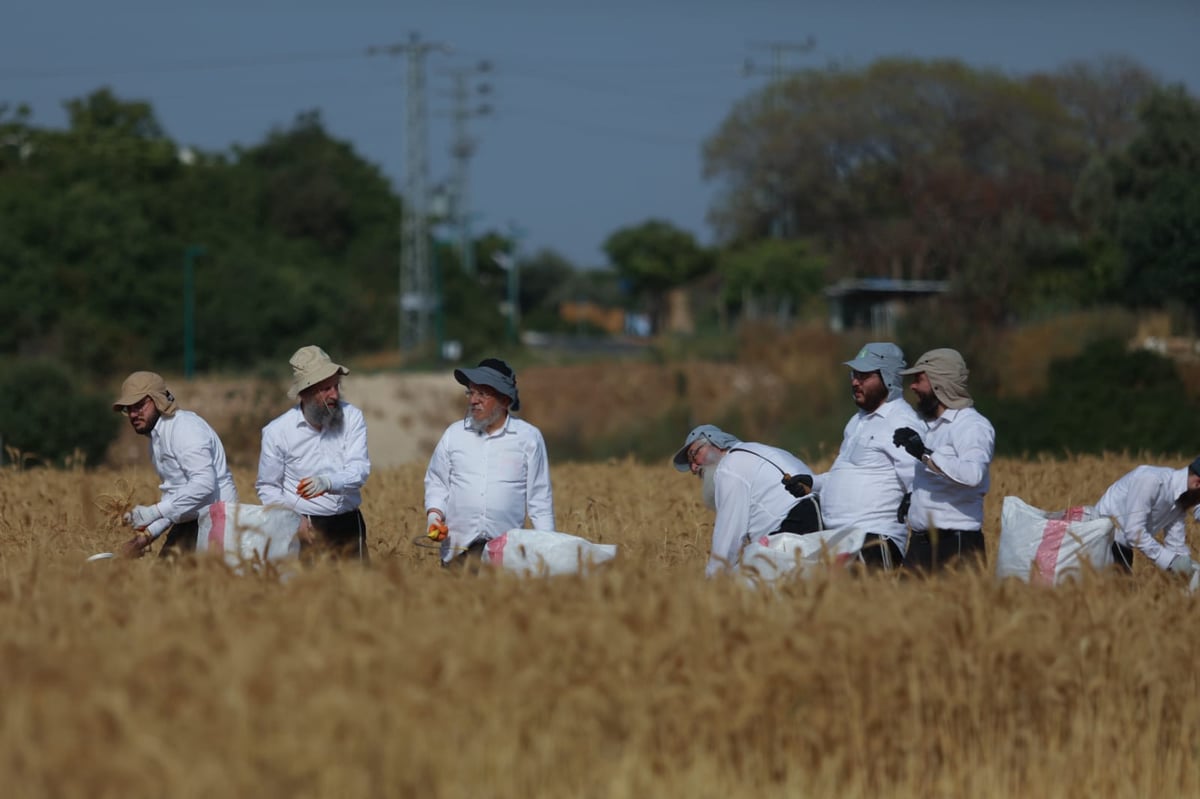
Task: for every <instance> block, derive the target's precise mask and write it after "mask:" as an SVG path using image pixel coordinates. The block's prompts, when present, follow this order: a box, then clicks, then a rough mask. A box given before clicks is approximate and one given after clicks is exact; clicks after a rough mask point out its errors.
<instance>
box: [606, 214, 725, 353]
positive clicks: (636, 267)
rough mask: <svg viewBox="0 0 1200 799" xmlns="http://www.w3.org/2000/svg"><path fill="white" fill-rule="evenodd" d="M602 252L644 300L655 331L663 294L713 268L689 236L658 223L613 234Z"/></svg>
mask: <svg viewBox="0 0 1200 799" xmlns="http://www.w3.org/2000/svg"><path fill="white" fill-rule="evenodd" d="M604 252H605V254H606V255H607V256H608V260H609V261H610V262H612V264H613V266H614V267H615V268H616V271H617V274H618V275H620V276H621V277H622V278H624V279H625V280H627V281H628V282H629V285H630V286H631V287H632V289H633V290H634V291H635V292H638V293H640V294H642V295H643V296H645V297H646V299H647V300H648V302H649V304H650V310H651V314H652V316H653V317H654V321H655V327H656V329H659V330H661V322H662V316H663V312H664V310H665V309H664V306H663V303H664V296H665V294H666V292H667V291H669V290H670V289H673V288H678V287H680V286H683V285H685V284H686V283H688V282H689V281H691V280H693V279H695V278H697V277H699V276H700V275H703V274H705V273H706V272H708V271H710V270H711V269H712V267H713V257H712V253H710V252H709V251H708V250H707V249H705V248H703V247H701V246H700V245H699V244H697V242H696V239H695V237H694V236H693V235H692V234H691V233H688V232H687V231H686V230H681V229H679V228H677V227H675V226H674V225H672V224H671V223H670V222H664V221H662V220H658V219H650V220H647V221H645V222H643V223H641V224H640V225H635V226H633V227H625V228H621V229H619V230H617V231H615V232H613V233H612V234H611V235H610V236H609V237H608V238H607V239H606V240H605V242H604Z"/></svg>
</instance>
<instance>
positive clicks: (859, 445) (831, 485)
mask: <svg viewBox="0 0 1200 799" xmlns="http://www.w3.org/2000/svg"><path fill="white" fill-rule="evenodd" d="M845 365H846V366H849V367H850V393H851V396H853V398H854V404H855V405H857V406H858V413H856V414H855V415H854V416H852V417H850V421H849V422H847V423H846V429H845V431H844V432H843V433H842V446H841V448H840V449H839V450H838V456H837V459H836V460H835V461H834V462H833V466H831V467H830V469H829V471H828V472H826V473H825V474H819V475H816V477H815V478H814V486H813V490H814V491H815V492H816V493H817V494H818V495H819V496H820V498H821V517H822V519H823V520H824V522H825V525H826V526H827V527H828V528H830V529H831V530H836V529H839V528H842V527H851V526H853V527H858V528H859V529H861V530H863V531H865V532H866V539H865V543H864V545H863V549H862V553H861V555H862V559H863V561H864V563H865V564H866V566H867V568H868V569H872V570H891V569H895V568H899V566H900V563H901V561H902V560H903V558H904V552H905V550H906V548H907V544H908V528H907V526H906V525H905V523H904V522H905V520H906V517H907V513H908V498H909V494H910V492H911V491H912V484H913V473H914V472H915V470H916V462H915V461H914V460H913V459H912V458H910V457H908V455H906V454H905V453H904V452H903V451H897V449H896V447H895V446H894V445H893V444H892V438H893V436H894V435H895V433H896V431H897V430H898V429H900V428H915V427H918V426H919V425H920V420H919V419H918V418H917V414H916V412H914V411H913V409H912V407H911V406H910V405H909V404H908V403H907V402H905V401H904V396H903V395H904V381H903V378H901V377H900V370H901V369H903V368H904V367H905V366H907V364H906V363H905V362H904V353H903V352H902V351H901V350H900V348H899V347H897V346H896V345H895V344H891V343H887V342H873V343H871V344H867V345H866V346H865V347H863V348H862V349H861V350H860V351H859V353H858V355H857V356H856V357H855V358H854V360H852V361H846V364H845Z"/></svg>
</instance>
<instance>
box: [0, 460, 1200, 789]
mask: <svg viewBox="0 0 1200 799" xmlns="http://www.w3.org/2000/svg"><path fill="white" fill-rule="evenodd" d="M1138 462H1155V461H1154V459H1151V458H1138V459H1136V460H1135V459H1133V458H1131V457H1128V456H1120V457H1118V456H1106V457H1103V458H1092V457H1089V458H1076V459H1073V460H1069V461H1066V462H1054V461H1040V462H1020V461H1011V460H1000V461H998V462H997V463H995V464H994V465H993V472H992V476H993V484H992V491H991V494H990V495H989V499H988V506H987V508H988V520H987V524H986V526H985V530H986V533H987V535H988V537H989V544H990V549H991V551H992V553H993V554H994V551H995V544H996V538H997V535H998V531H999V510H1000V502H1001V499H1002V498H1003V497H1004V496H1005V495H1006V494H1015V495H1017V496H1020V497H1022V498H1023V499H1025V500H1026V501H1028V502H1030V503H1031V504H1034V505H1036V506H1039V507H1043V508H1047V509H1058V508H1063V507H1066V506H1068V505H1070V504H1077V503H1080V502H1091V501H1094V500H1095V499H1097V498H1098V497H1099V495H1100V493H1101V492H1102V491H1103V489H1104V488H1105V487H1106V486H1107V485H1108V484H1109V482H1111V481H1112V480H1113V479H1115V478H1116V477H1118V476H1120V475H1121V474H1123V473H1124V472H1125V471H1126V470H1127V469H1129V468H1131V467H1132V466H1133V465H1135V464H1136V463H1138ZM827 465H828V464H827V463H824V464H818V466H822V467H823V466H827ZM552 476H553V480H554V487H555V499H556V506H557V517H558V526H559V528H560V529H562V530H564V531H566V532H571V533H575V534H577V535H581V536H583V537H585V538H589V539H591V540H593V541H602V542H605V543H617V544H619V545H620V548H621V549H620V554H619V557H618V560H617V561H615V562H614V563H613V564H611V565H610V566H609V567H608V568H607V569H605V570H603V571H601V572H600V573H597V574H594V575H591V576H589V577H587V578H577V577H571V578H555V579H525V580H522V579H518V578H515V577H513V576H511V575H509V574H505V573H491V572H485V573H484V574H481V575H478V576H468V575H460V574H450V573H446V572H444V571H442V570H441V569H440V568H439V567H438V566H437V562H436V553H434V552H432V551H430V550H425V549H418V548H417V547H415V546H413V545H412V544H411V538H412V537H413V536H414V535H417V534H419V533H420V532H421V529H420V528H421V524H422V522H423V514H422V512H421V505H422V494H421V477H422V469H421V468H420V467H415V466H414V467H405V468H397V469H391V470H385V471H380V472H377V473H375V474H373V475H372V477H371V479H370V481H369V482H368V484H367V487H366V489H365V490H364V500H365V502H364V508H363V510H364V514H365V515H366V517H367V522H368V525H369V528H370V532H369V538H370V544H371V554H372V557H373V563H372V565H371V566H370V568H367V569H363V568H359V567H355V566H338V565H334V564H323V565H318V566H317V567H315V568H312V569H309V570H306V571H304V572H302V573H301V574H300V575H299V576H298V577H296V578H295V579H293V580H291V581H288V582H286V583H284V584H280V583H279V582H277V581H274V580H271V579H268V578H265V577H260V576H253V575H252V576H248V577H237V576H234V575H232V574H230V573H229V572H228V571H227V570H226V569H225V568H224V567H222V566H220V565H218V564H217V563H214V562H211V561H209V560H207V559H191V560H185V561H182V562H179V563H161V562H158V561H156V560H155V559H151V558H145V559H142V560H139V561H118V560H109V561H101V562H95V563H85V558H86V556H87V555H89V554H91V553H93V552H97V551H102V550H111V549H114V548H115V547H116V546H117V545H118V543H119V542H120V541H121V540H122V539H123V538H124V536H125V535H126V534H125V533H124V532H123V531H122V530H121V529H120V528H119V525H118V524H117V523H116V521H115V518H114V513H115V512H116V509H117V508H119V507H120V506H122V505H124V504H128V503H130V502H131V501H144V500H150V499H153V498H154V497H155V496H156V488H155V480H154V476H153V474H152V472H151V470H150V469H149V468H148V467H144V468H141V469H127V470H120V471H114V470H98V471H87V472H85V471H74V472H71V471H62V472H53V471H17V470H6V471H3V472H0V627H2V629H3V631H4V633H3V638H2V643H0V647H2V660H0V663H2V664H3V665H2V666H0V669H2V674H3V684H4V688H3V702H2V707H3V709H2V710H0V779H2V780H3V785H4V786H5V788H4V793H5V795H7V796H19V797H41V796H54V797H128V796H171V797H215V796H288V797H326V796H329V797H387V796H401V797H405V796H422V797H460V796H473V797H479V796H497V797H516V796H552V797H558V796H563V797H646V796H670V797H675V796H681V797H683V796H686V797H710V796H711V797H718V796H719V797H731V796H732V797H738V796H746V797H751V796H753V797H775V796H778V797H784V796H787V797H810V796H812V797H868V796H870V797H874V796H894V797H918V796H919V797H928V796H955V797H957V796H985V797H988V796H1038V797H1092V796H1128V797H1135V796H1136V797H1144V796H1198V795H1200V752H1198V747H1200V737H1198V736H1200V692H1198V691H1197V690H1196V688H1197V680H1196V677H1195V673H1196V662H1197V658H1198V656H1200V638H1198V636H1197V633H1196V629H1197V626H1196V625H1197V621H1198V620H1200V613H1198V610H1197V600H1196V599H1194V598H1192V597H1191V596H1190V595H1188V594H1187V593H1186V592H1185V590H1184V587H1183V585H1182V584H1181V583H1180V582H1179V581H1178V580H1176V579H1172V578H1171V577H1170V576H1169V575H1165V574H1162V573H1159V572H1158V571H1157V570H1155V569H1153V567H1152V566H1151V565H1150V564H1148V563H1147V562H1145V561H1139V563H1138V564H1137V569H1136V570H1135V574H1134V576H1133V577H1132V578H1119V577H1116V576H1094V577H1089V578H1087V579H1085V580H1084V581H1083V582H1081V583H1079V584H1076V585H1067V586H1061V587H1059V588H1056V589H1053V590H1050V589H1039V588H1031V587H1029V586H1025V585H1021V584H997V583H996V582H995V581H994V580H993V579H992V578H991V577H990V576H988V575H985V574H977V573H961V574H953V575H947V576H945V577H941V578H938V579H931V580H917V579H898V578H896V577H894V576H889V575H883V576H869V577H867V576H858V577H856V576H852V575H844V574H837V575H832V576H830V577H827V578H819V579H816V580H812V581H808V582H799V583H792V584H788V585H785V586H783V587H781V588H780V589H779V590H776V591H763V590H759V591H754V590H750V589H747V588H744V587H742V586H740V585H738V584H736V583H734V582H732V581H727V580H716V581H705V580H704V579H703V577H702V573H703V566H704V561H705V558H706V557H707V546H708V539H709V534H710V531H711V514H710V512H709V511H707V510H706V509H705V508H703V506H702V505H701V504H700V502H699V492H698V485H697V483H696V481H695V480H694V479H692V478H690V477H689V476H687V475H681V474H678V473H676V472H674V471H673V470H672V469H671V468H670V467H669V466H668V465H667V464H666V463H665V462H664V463H663V464H662V465H661V466H658V467H650V466H644V465H639V464H636V463H634V462H632V461H612V462H608V463H603V464H591V465H585V464H563V465H557V466H555V467H554V469H553V470H552ZM236 478H237V480H238V485H239V489H240V490H241V492H242V496H243V500H244V501H253V497H254V493H253V485H252V481H253V474H252V473H249V472H246V471H238V472H237V473H236Z"/></svg>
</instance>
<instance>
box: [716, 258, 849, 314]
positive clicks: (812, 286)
mask: <svg viewBox="0 0 1200 799" xmlns="http://www.w3.org/2000/svg"><path fill="white" fill-rule="evenodd" d="M717 263H718V266H717V271H718V272H719V273H720V274H721V277H722V278H723V283H724V289H723V294H724V301H725V302H726V303H727V304H730V305H740V306H741V310H742V316H743V318H745V319H751V320H752V319H756V318H758V316H759V308H760V307H761V308H764V309H765V306H766V304H767V303H771V304H773V305H774V306H775V310H776V312H777V314H778V316H779V317H780V319H781V321H786V320H787V318H788V317H790V316H791V314H792V313H793V312H794V311H795V310H796V309H799V308H803V307H804V305H805V304H806V303H807V302H808V301H809V300H811V299H812V298H815V297H819V296H820V291H821V289H822V288H823V287H824V286H825V266H826V259H825V258H824V257H823V256H821V255H819V254H817V253H815V252H814V250H813V247H812V245H811V244H809V243H808V242H804V241H784V240H781V239H764V240H762V241H757V242H754V243H751V244H747V245H744V246H742V247H738V248H735V249H730V250H725V251H723V252H721V253H720V255H719V256H718V260H717Z"/></svg>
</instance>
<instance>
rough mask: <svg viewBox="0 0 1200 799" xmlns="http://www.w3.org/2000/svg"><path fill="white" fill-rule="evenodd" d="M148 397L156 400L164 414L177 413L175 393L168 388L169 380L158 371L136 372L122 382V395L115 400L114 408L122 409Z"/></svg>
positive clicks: (155, 405)
mask: <svg viewBox="0 0 1200 799" xmlns="http://www.w3.org/2000/svg"><path fill="white" fill-rule="evenodd" d="M146 397H151V398H152V399H153V400H154V407H155V408H158V412H159V413H161V414H162V415H164V416H170V415H171V414H173V413H175V409H176V408H177V407H178V406H177V405H176V404H175V395H174V394H172V393H171V391H170V390H169V389H168V388H167V381H166V380H163V377H162V375H160V374H159V373H158V372H134V373H133V374H131V375H130V376H129V377H127V378H125V382H124V383H122V384H121V396H119V397H117V399H116V400H115V401H114V402H113V406H112V407H113V410H114V411H120V410H122V409H123V408H128V407H129V406H130V405H137V404H138V403H139V402H141V401H142V400H144V399H145V398H146Z"/></svg>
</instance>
